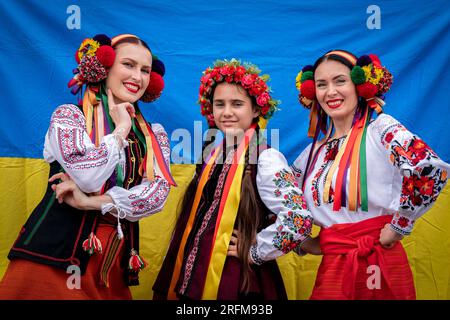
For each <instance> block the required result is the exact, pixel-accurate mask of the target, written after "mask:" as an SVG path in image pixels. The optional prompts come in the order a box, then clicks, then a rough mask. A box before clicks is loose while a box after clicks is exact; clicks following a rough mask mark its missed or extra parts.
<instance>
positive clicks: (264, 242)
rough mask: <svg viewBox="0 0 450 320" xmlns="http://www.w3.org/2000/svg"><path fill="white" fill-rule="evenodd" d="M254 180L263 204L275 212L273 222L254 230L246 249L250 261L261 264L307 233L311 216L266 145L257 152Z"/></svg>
mask: <svg viewBox="0 0 450 320" xmlns="http://www.w3.org/2000/svg"><path fill="white" fill-rule="evenodd" d="M256 184H257V187H258V192H259V195H260V197H261V199H262V200H263V202H264V204H265V205H266V206H267V208H269V209H270V210H271V211H272V212H273V213H275V214H276V216H277V218H276V221H275V223H273V224H271V225H269V226H268V227H266V228H265V229H263V230H261V231H260V232H259V233H258V234H257V237H256V244H255V245H253V246H252V247H251V249H250V256H251V258H252V260H253V262H254V263H256V264H261V263H263V262H264V261H268V260H273V259H276V258H277V257H279V256H281V255H283V254H286V253H288V252H289V251H292V250H294V249H296V248H297V246H298V245H299V244H300V243H302V242H303V241H304V240H306V239H307V238H308V237H309V236H310V234H311V228H312V225H313V219H312V217H311V214H310V212H309V210H308V209H307V207H306V202H305V199H304V198H303V195H302V191H301V190H300V189H299V188H298V184H297V181H296V179H295V177H294V174H293V173H292V171H291V169H290V167H289V166H288V164H287V162H286V159H285V158H284V156H283V155H282V154H281V153H280V152H279V151H277V150H275V149H267V150H265V151H264V152H262V153H261V155H260V157H259V159H258V174H257V177H256Z"/></svg>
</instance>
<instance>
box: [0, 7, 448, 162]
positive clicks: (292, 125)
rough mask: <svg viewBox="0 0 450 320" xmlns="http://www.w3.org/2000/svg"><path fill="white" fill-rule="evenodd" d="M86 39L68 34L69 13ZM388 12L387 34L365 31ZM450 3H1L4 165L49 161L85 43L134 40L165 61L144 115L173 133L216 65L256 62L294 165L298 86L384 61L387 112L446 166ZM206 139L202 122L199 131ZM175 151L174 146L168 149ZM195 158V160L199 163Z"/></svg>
mask: <svg viewBox="0 0 450 320" xmlns="http://www.w3.org/2000/svg"><path fill="white" fill-rule="evenodd" d="M73 4H76V5H78V6H79V7H80V9H81V29H79V30H78V29H75V30H69V29H68V28H67V26H66V20H67V19H68V18H69V16H70V15H71V14H68V13H67V12H66V10H67V8H68V7H69V6H70V5H73ZM371 4H375V5H377V6H379V8H380V9H381V29H379V30H377V29H374V30H370V29H368V27H367V26H366V21H367V19H368V18H369V17H370V16H371V15H372V13H367V8H368V7H369V5H371ZM449 30H450V2H449V1H447V0H441V1H403V0H400V1H377V2H376V3H373V2H368V1H348V0H344V1H328V0H327V1H325V0H310V1H304V2H300V1H296V0H293V1H265V0H262V1H227V0H225V1H224V0H221V1H216V0H211V1H181V0H175V1H167V0H164V1H160V0H153V1H151V3H145V4H144V3H139V2H138V1H128V0H127V1H106V0H96V1H91V0H89V1H76V3H75V1H40V0H27V1H6V0H1V1H0V61H1V63H0V78H1V80H2V81H1V85H0V96H1V102H0V113H1V115H0V137H1V139H0V156H1V157H29V158H40V157H42V148H43V140H44V134H45V132H46V130H47V127H48V123H49V119H50V116H51V113H52V112H53V110H54V109H55V108H56V106H58V105H59V104H61V103H66V102H72V103H73V102H76V97H75V96H73V95H71V94H70V92H69V90H68V89H67V86H66V84H67V82H68V81H69V80H70V78H71V77H72V72H71V71H72V69H73V68H74V67H76V63H75V60H74V53H75V50H76V49H77V48H78V46H79V44H80V43H81V41H82V40H83V39H84V38H86V37H92V36H94V35H95V34H97V33H106V34H108V35H110V36H113V35H116V34H119V33H134V34H137V35H138V36H140V37H141V38H143V39H144V40H146V41H147V42H148V44H149V45H150V47H151V48H152V50H153V52H154V53H155V54H156V55H157V56H158V57H159V58H160V59H161V60H163V61H164V62H165V65H166V76H165V82H166V88H165V91H164V93H163V96H162V98H161V99H160V100H159V101H158V102H156V103H154V104H149V105H142V107H141V108H142V109H143V112H144V113H145V115H146V117H147V119H148V120H150V121H151V122H160V123H162V124H163V125H164V127H165V128H166V130H167V131H168V133H169V137H170V135H171V132H173V130H174V129H176V128H186V129H188V130H189V131H192V132H193V122H194V120H202V118H201V116H200V113H199V106H198V105H197V104H196V101H197V95H198V85H199V79H200V77H201V73H202V71H203V70H204V69H205V68H206V67H207V66H209V65H211V64H212V62H213V61H214V60H216V59H219V58H221V59H222V58H228V59H230V58H232V57H236V58H239V59H241V60H242V61H251V62H253V63H255V64H257V65H258V66H259V67H260V68H261V69H262V71H263V73H268V74H270V75H271V79H272V81H271V82H270V86H271V87H272V90H273V95H274V97H275V98H277V99H280V100H282V104H281V109H282V110H281V111H280V112H279V113H278V114H276V115H275V116H274V117H273V118H272V120H271V121H270V123H269V126H268V128H269V129H270V128H279V129H280V149H281V151H282V152H283V153H284V154H285V155H286V157H287V158H288V160H289V161H290V162H291V161H293V160H294V159H295V157H296V156H297V155H298V154H299V153H300V152H301V150H302V149H303V148H304V147H305V146H306V145H307V143H309V140H308V139H307V138H306V131H307V127H308V111H307V110H304V109H303V108H302V107H301V106H300V105H299V104H298V102H297V90H296V88H295V77H296V75H297V72H298V71H299V70H300V68H301V67H302V66H304V65H305V64H309V63H313V62H314V60H315V59H316V58H317V57H319V56H320V55H322V54H323V53H325V52H326V51H328V50H330V49H336V48H341V49H347V50H349V51H352V52H354V53H355V54H357V55H361V54H366V53H376V54H378V56H379V57H380V59H381V61H382V63H383V64H384V65H385V66H387V67H388V68H389V69H390V70H391V72H392V73H393V75H394V84H393V87H392V89H391V92H390V93H388V96H387V99H386V102H387V105H386V107H385V111H386V112H387V113H389V114H391V115H393V116H394V117H395V118H397V119H398V120H400V121H401V122H402V123H403V124H404V125H405V126H406V127H407V128H408V129H409V130H411V131H413V132H415V133H417V134H418V135H419V136H421V137H422V138H423V139H424V140H425V141H426V142H427V143H428V144H429V145H430V146H431V147H432V148H433V149H434V150H435V151H436V152H437V153H438V154H439V155H440V156H441V157H442V158H443V159H444V160H445V161H447V162H449V161H450V139H449V138H450V134H449V125H448V122H449V121H448V119H449V114H450V103H449V95H448V92H449V89H450V88H449V80H450V77H449V72H448V70H447V67H448V66H449V65H450V51H449V48H450V33H449ZM203 128H204V129H206V122H205V121H203ZM176 143H177V141H172V146H173V145H175V144H176ZM192 158H193V155H192Z"/></svg>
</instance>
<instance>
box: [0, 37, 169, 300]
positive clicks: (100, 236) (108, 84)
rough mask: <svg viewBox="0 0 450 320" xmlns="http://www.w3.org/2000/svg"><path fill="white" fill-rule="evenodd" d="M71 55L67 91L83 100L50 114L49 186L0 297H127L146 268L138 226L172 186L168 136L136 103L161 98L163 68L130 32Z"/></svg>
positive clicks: (13, 256)
mask: <svg viewBox="0 0 450 320" xmlns="http://www.w3.org/2000/svg"><path fill="white" fill-rule="evenodd" d="M75 58H76V60H77V62H78V67H77V69H75V71H74V73H75V77H74V78H73V79H72V80H71V81H70V82H69V87H71V88H72V93H74V94H76V93H78V92H79V93H80V97H81V96H82V98H83V99H82V100H81V101H80V103H79V106H76V105H73V104H64V105H61V106H59V107H58V108H57V109H56V110H55V112H54V113H53V115H52V118H51V121H50V127H49V129H48V131H47V134H46V136H45V145H44V158H45V160H46V161H47V162H49V163H50V179H49V183H48V187H47V190H46V193H45V195H44V197H43V199H42V200H41V202H40V203H39V204H38V206H37V207H36V208H35V209H34V211H33V212H32V213H31V215H30V217H29V219H28V220H27V222H26V223H25V224H24V225H23V227H22V229H21V231H20V233H19V236H18V238H17V240H16V241H15V243H14V245H13V247H12V248H11V251H10V253H9V255H8V258H9V259H10V260H11V262H10V264H9V266H8V270H7V271H6V273H5V276H4V278H3V280H2V282H1V283H0V299H131V294H130V290H129V288H128V286H131V285H136V284H138V272H139V271H140V270H141V269H142V268H144V267H145V265H146V262H145V260H144V259H143V258H142V257H140V256H139V223H138V221H139V220H140V219H142V218H144V217H147V216H149V215H152V214H154V213H156V212H158V211H161V209H162V207H163V206H164V203H165V201H166V199H167V196H168V193H169V189H170V186H171V185H174V184H175V183H174V181H173V178H172V176H171V174H170V171H169V159H170V148H169V143H168V138H167V134H166V132H165V131H164V128H163V127H162V126H161V125H160V124H152V125H150V124H149V123H148V122H147V121H146V120H145V119H144V117H143V115H142V113H141V112H140V110H139V107H138V104H137V101H138V100H142V101H144V102H151V101H154V100H156V99H157V98H158V97H159V96H160V95H161V92H162V89H163V87H164V81H163V78H162V76H163V75H164V70H165V69H164V64H163V63H162V61H161V60H158V59H157V58H156V57H155V56H153V54H152V52H151V50H150V48H149V47H148V45H147V44H146V43H145V42H144V41H143V40H141V39H139V38H138V37H137V36H135V35H131V34H123V35H119V36H116V37H114V38H112V39H110V38H108V37H107V36H105V35H97V36H95V37H94V38H92V39H85V40H84V41H83V43H82V44H81V46H80V48H79V49H78V50H77V51H76V54H75ZM83 91H84V93H83V94H82V92H83Z"/></svg>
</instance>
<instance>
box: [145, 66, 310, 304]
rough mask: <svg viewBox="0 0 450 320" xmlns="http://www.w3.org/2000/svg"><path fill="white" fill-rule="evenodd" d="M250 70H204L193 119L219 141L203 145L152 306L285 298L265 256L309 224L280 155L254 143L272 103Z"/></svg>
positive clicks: (283, 248)
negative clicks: (156, 302)
mask: <svg viewBox="0 0 450 320" xmlns="http://www.w3.org/2000/svg"><path fill="white" fill-rule="evenodd" d="M259 73H260V70H258V68H257V67H256V66H254V65H251V64H244V65H242V64H241V63H240V62H239V61H237V60H235V59H232V60H231V61H227V60H219V61H217V62H216V63H215V65H214V66H213V67H212V68H208V69H206V70H205V71H204V73H203V76H202V78H201V80H200V92H199V103H200V106H201V114H202V115H203V116H205V117H206V118H207V120H208V123H209V125H210V127H211V128H214V129H219V130H220V132H221V135H222V136H224V139H223V140H219V139H217V140H216V141H214V142H211V143H209V144H208V143H205V145H204V147H203V155H204V159H202V161H200V163H199V164H197V167H196V172H195V176H194V178H193V180H192V181H191V183H190V185H189V186H188V189H187V191H186V194H185V196H184V199H183V203H182V206H181V213H180V216H179V218H178V221H177V224H176V227H175V231H174V234H173V237H172V241H171V243H170V246H169V249H168V252H167V255H166V257H165V260H164V262H163V265H162V267H161V271H160V272H159V275H158V277H157V279H156V282H155V284H154V286H153V291H154V299H194V300H200V299H208V300H211V299H220V300H237V299H266V300H273V299H286V293H285V290H284V285H283V280H282V278H281V274H280V272H279V270H278V266H277V264H276V262H275V260H274V259H276V258H277V257H279V256H281V255H283V254H285V253H287V252H289V251H291V250H294V249H295V248H297V247H298V245H299V244H300V243H302V242H303V241H304V240H306V239H307V238H309V235H310V232H311V226H312V219H311V216H310V214H309V212H308V210H307V209H306V204H305V201H304V200H303V197H302V195H301V191H300V190H299V189H298V186H297V182H296V181H295V178H294V176H293V174H292V172H291V170H290V168H289V166H288V164H287V162H286V160H285V158H284V157H283V155H282V154H281V153H280V152H279V151H277V150H276V149H273V148H270V147H269V146H268V145H267V143H266V142H265V141H264V139H263V138H262V137H261V134H260V129H262V128H264V126H265V123H266V121H267V120H268V119H269V118H270V117H271V116H272V114H273V113H274V112H275V111H276V108H277V105H278V101H276V100H274V99H273V98H272V96H271V93H270V89H269V87H268V86H267V80H268V76H267V75H259Z"/></svg>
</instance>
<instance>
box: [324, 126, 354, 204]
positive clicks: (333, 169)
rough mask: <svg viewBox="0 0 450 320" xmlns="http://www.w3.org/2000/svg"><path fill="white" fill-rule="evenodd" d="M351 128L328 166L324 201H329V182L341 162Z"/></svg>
mask: <svg viewBox="0 0 450 320" xmlns="http://www.w3.org/2000/svg"><path fill="white" fill-rule="evenodd" d="M352 130H353V127H352V128H351V129H350V132H349V133H348V135H347V137H346V138H345V141H344V144H343V145H342V147H340V148H339V152H338V154H337V155H336V158H335V159H334V162H333V164H332V166H331V168H330V171H328V175H327V180H326V181H325V187H324V189H323V201H324V203H328V202H329V201H330V190H331V182H332V180H333V176H334V173H335V172H336V169H337V168H338V166H339V162H341V158H342V156H343V155H344V152H345V148H346V147H347V143H348V140H349V139H350V136H351V134H352ZM339 192H340V190H339Z"/></svg>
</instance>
